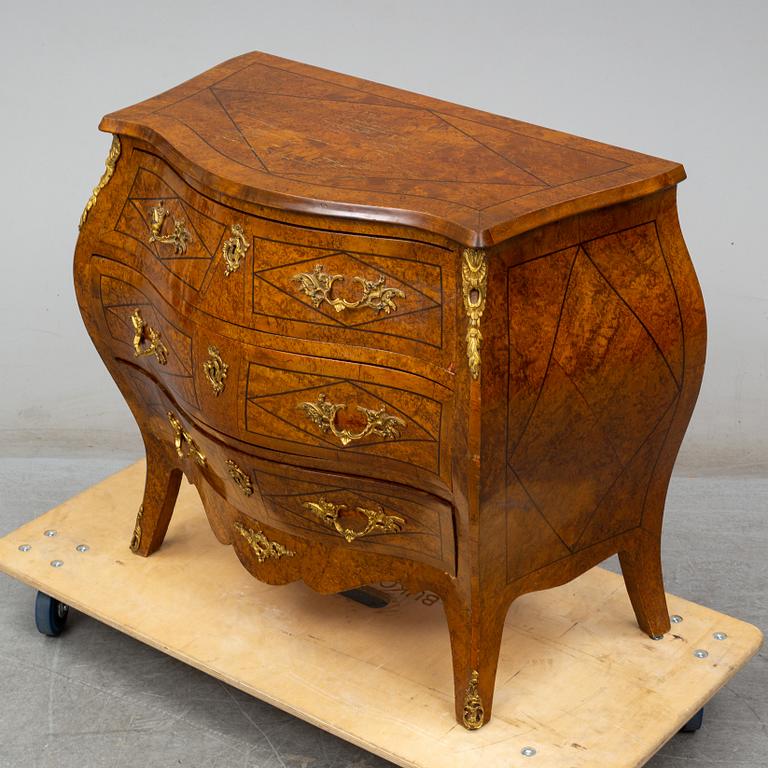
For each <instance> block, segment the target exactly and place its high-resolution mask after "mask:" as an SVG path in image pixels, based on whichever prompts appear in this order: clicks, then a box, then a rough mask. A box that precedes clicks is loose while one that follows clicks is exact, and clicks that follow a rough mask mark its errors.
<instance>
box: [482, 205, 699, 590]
mask: <svg viewBox="0 0 768 768" xmlns="http://www.w3.org/2000/svg"><path fill="white" fill-rule="evenodd" d="M489 263H490V265H491V274H490V276H489V286H491V287H490V288H489V292H490V291H494V292H495V294H496V301H491V300H489V312H488V315H489V317H488V319H487V322H486V327H487V328H489V346H492V347H493V350H494V351H493V354H492V355H490V356H489V355H486V356H485V359H486V360H487V359H488V357H492V359H493V363H491V364H490V365H489V366H488V367H487V368H484V376H485V378H484V381H483V429H482V435H483V443H482V449H483V455H482V462H483V485H482V489H481V495H482V503H481V513H482V515H483V516H484V521H485V523H486V524H487V525H488V526H491V527H494V529H495V532H496V534H497V535H496V537H493V538H491V539H489V541H494V542H496V543H495V545H494V546H495V556H494V557H489V558H488V559H487V561H486V562H488V563H490V562H493V563H495V566H493V567H494V568H496V569H497V573H499V576H500V577H502V576H503V578H504V580H505V581H506V582H508V583H513V582H515V581H517V580H521V579H525V578H529V577H530V578H535V574H536V573H537V572H538V571H539V570H540V569H543V568H545V567H547V566H551V565H552V564H554V563H558V562H561V561H562V562H565V561H566V560H568V559H569V558H571V557H573V556H578V555H579V554H580V553H586V552H587V551H588V550H590V548H593V547H594V548H596V547H598V546H599V545H601V544H602V543H603V542H606V541H607V540H609V539H611V538H613V537H617V536H620V535H622V534H628V533H629V532H630V531H633V530H635V529H639V528H641V527H647V528H648V529H649V530H653V529H658V528H659V527H660V525H661V511H662V509H663V499H664V495H665V493H666V487H667V483H668V480H669V474H670V473H671V469H672V464H673V463H674V458H675V455H676V453H677V449H678V447H679V444H680V440H681V438H682V434H683V431H684V429H685V426H686V425H687V422H688V419H689V417H690V411H691V409H692V407H693V402H694V401H695V398H696V394H697V392H698V387H699V383H700V381H701V375H702V369H703V357H704V335H705V331H704V315H703V306H702V303H701V296H700V292H699V288H698V283H697V282H696V278H695V275H694V273H693V270H692V267H691V265H690V261H689V258H688V255H687V252H686V250H685V246H684V244H683V242H682V239H681V238H680V235H679V230H678V225H677V220H676V214H675V205H674V192H673V191H668V192H666V193H659V194H657V195H655V196H653V197H651V198H647V199H645V200H642V201H638V202H636V203H632V204H627V205H623V206H617V207H615V208H612V209H606V210H605V211H599V212H596V213H593V214H589V215H584V216H582V217H574V218H572V219H569V220H565V221H563V222H560V223H558V224H556V225H551V226H549V227H546V228H544V229H542V230H539V231H536V232H532V233H529V234H528V235H526V236H523V237H521V238H517V239H516V240H513V241H511V242H510V243H509V244H507V245H506V246H505V247H504V248H502V249H500V250H499V251H498V252H497V253H494V254H492V255H491V257H490V258H489ZM485 321H486V318H484V322H485ZM489 567H490V566H489Z"/></svg>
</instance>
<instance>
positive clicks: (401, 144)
mask: <svg viewBox="0 0 768 768" xmlns="http://www.w3.org/2000/svg"><path fill="white" fill-rule="evenodd" d="M101 127H102V129H104V130H106V131H111V132H113V133H123V134H126V135H130V136H134V137H136V138H140V139H144V140H146V141H148V142H150V143H152V144H153V145H155V146H156V147H158V149H159V150H160V151H161V152H162V153H164V154H166V155H167V156H168V159H169V160H170V161H171V162H173V163H174V164H175V165H177V166H178V167H179V169H180V170H181V171H182V172H184V173H185V174H187V175H189V176H191V177H192V178H194V179H196V180H197V181H199V182H200V183H202V184H205V185H207V186H210V187H212V188H214V189H217V190H218V191H220V192H222V193H224V194H227V195H230V196H234V197H240V198H242V199H245V200H249V201H252V202H256V203H261V204H265V205H270V206H275V207H277V208H282V209H287V210H295V211H304V212H308V213H320V214H323V215H330V216H344V217H354V218H361V219H369V220H377V221H390V222H397V223H401V224H405V225H411V226H415V227H418V228H421V229H425V230H428V231H431V232H434V233H436V234H441V235H446V236H448V237H450V238H452V239H454V240H457V241H458V242H461V243H464V244H465V245H475V246H486V245H491V244H493V243H495V242H499V241H501V240H503V239H506V238H507V237H510V236H512V235H515V234H518V233H520V232H523V231H525V230H528V229H531V228H533V227H535V226H538V225H540V224H544V223H546V222H549V221H553V220H555V219H558V218H562V217H564V216H568V215H572V214H575V213H580V212H583V211H585V210H590V209H593V208H597V207H601V206H605V205H610V204H612V203H615V202H620V201H623V200H627V199H631V198H633V197H638V196H640V195H643V194H648V193H650V192H653V191H656V190H657V189H660V188H663V187H666V186H670V185H671V184H674V183H677V182H678V181H680V180H682V179H683V178H684V175H685V173H684V171H683V168H682V166H680V165H679V164H677V163H673V162H670V161H667V160H661V159H658V158H653V157H649V156H648V155H643V154H639V153H637V152H632V151H629V150H624V149H619V148H617V147H612V146H609V145H606V144H600V143H597V142H593V141H588V140H586V139H581V138H578V137H576V136H571V135H569V134H565V133H561V132H557V131H552V130H548V129H545V128H540V127H538V126H534V125H531V124H528V123H524V122H520V121H518V120H512V119H509V118H505V117H499V116H497V115H492V114H489V113H486V112H481V111H478V110H475V109H470V108H468V107H462V106H459V105H457V104H452V103H449V102H445V101H440V100H437V99H432V98H429V97H426V96H421V95H418V94H414V93H410V92H408V91H403V90H399V89H396V88H391V87H388V86H384V85H379V84H376V83H372V82H369V81H366V80H361V79H358V78H355V77H350V76H348V75H340V74H337V73H334V72H330V71H327V70H323V69H319V68H316V67H311V66H308V65H305V64H299V63H297V62H293V61H289V60H287V59H281V58H277V57H275V56H270V55H267V54H263V53H258V52H256V53H250V54H246V55H243V56H240V57H238V58H236V59H232V60H231V61H228V62H225V63H223V64H221V65H219V66H217V67H214V68H213V69H210V70H208V71H207V72H204V73H203V74H201V75H199V76H197V77H195V78H193V79H192V80H189V81H188V82H186V83H184V84H182V85H180V86H177V87H176V88H173V89H171V90H169V91H167V92H165V93H163V94H160V95H159V96H155V97H154V98H151V99H149V100H147V101H144V102H142V103H140V104H137V105H135V106H132V107H128V108H126V109H123V110H120V111H119V112H115V113H112V114H110V115H107V116H106V117H105V118H104V119H103V121H102V124H101Z"/></svg>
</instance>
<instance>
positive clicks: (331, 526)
mask: <svg viewBox="0 0 768 768" xmlns="http://www.w3.org/2000/svg"><path fill="white" fill-rule="evenodd" d="M225 461H229V462H230V463H229V464H226V466H227V471H228V474H230V478H229V479H230V480H231V481H232V484H233V485H234V486H236V489H235V492H234V493H229V492H228V493H227V496H228V498H229V499H231V500H232V503H233V504H234V505H236V506H238V507H239V508H241V509H243V511H245V512H246V513H248V512H250V513H251V514H254V515H255V516H256V518H257V519H260V520H262V521H263V522H264V523H265V524H267V525H270V526H272V527H273V528H277V529H280V530H284V531H287V532H288V533H290V534H291V535H293V536H299V537H301V538H304V539H309V540H311V541H314V542H320V543H322V544H324V545H325V546H332V547H338V548H340V549H342V550H343V551H354V552H361V553H375V554H380V555H389V556H392V557H401V558H405V559H407V560H418V561H420V562H424V563H427V564H429V565H432V566H434V567H436V568H440V569H443V570H447V571H450V572H453V569H454V554H453V552H454V545H453V522H452V516H451V508H450V506H449V505H447V504H444V503H443V502H440V501H438V500H437V499H435V498H433V497H430V496H429V495H428V494H418V493H416V492H412V491H406V490H405V489H402V488H400V487H398V486H396V485H392V486H387V485H385V484H381V483H378V484H377V483H372V482H370V481H365V480H361V479H360V478H356V477H350V476H344V475H336V474H325V473H319V472H312V471H307V470H301V469H296V468H295V467H289V466H286V465H281V464H273V463H271V462H263V461H257V460H254V459H252V458H251V459H249V458H248V457H247V456H243V455H242V454H240V455H236V456H235V460H232V459H229V460H225ZM233 465H234V466H233ZM240 473H242V475H240ZM232 475H235V476H236V477H237V479H233V477H232ZM243 477H245V478H247V480H246V482H245V484H244V483H243V479H242V478H243ZM247 481H250V484H251V485H250V486H249V485H248V484H247ZM243 487H245V489H246V492H247V490H248V488H249V487H252V489H253V496H254V497H256V498H255V499H254V504H252V505H251V506H250V507H249V506H248V498H247V496H246V495H245V493H246V492H244V491H243ZM238 495H242V496H243V497H244V498H243V499H237V496H238ZM233 496H234V497H235V498H234V499H233V498H232V497H233ZM243 501H245V506H243Z"/></svg>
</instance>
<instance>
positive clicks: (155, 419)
mask: <svg viewBox="0 0 768 768" xmlns="http://www.w3.org/2000/svg"><path fill="white" fill-rule="evenodd" d="M125 372H126V373H127V374H128V380H129V381H130V382H131V388H132V389H133V390H134V392H135V393H136V395H138V397H139V398H140V399H141V400H142V401H143V405H144V406H145V408H146V409H147V411H149V412H151V414H152V415H151V416H150V418H149V420H148V421H149V424H148V428H150V429H151V431H152V432H153V433H154V434H155V436H156V437H159V438H161V440H163V441H164V442H167V443H168V446H169V448H173V449H174V450H176V452H177V454H178V455H179V456H180V457H181V458H180V463H181V465H182V466H183V468H184V469H185V471H186V472H187V474H188V476H189V477H190V479H191V480H193V481H194V482H195V483H196V485H197V486H198V490H199V491H200V494H201V497H202V498H203V502H204V504H205V506H206V510H207V511H208V513H209V518H211V523H212V525H214V530H215V531H216V533H217V535H218V536H219V537H220V538H222V539H225V540H227V539H230V538H235V539H236V538H237V536H238V534H240V535H243V536H245V534H244V533H243V531H240V530H239V529H237V528H236V527H235V532H234V533H232V532H231V530H232V526H235V525H236V522H235V521H236V515H235V512H237V513H240V514H241V515H244V516H245V517H247V518H248V519H251V520H254V521H260V522H261V523H263V524H264V525H267V526H270V527H271V528H272V529H275V530H279V531H284V532H286V533H288V534H290V536H291V537H292V538H294V539H301V540H302V542H303V543H304V544H305V545H306V547H303V548H311V547H312V546H313V545H317V546H319V547H322V548H323V549H324V550H327V549H328V548H332V549H334V550H340V551H339V552H335V553H334V558H338V557H339V556H340V555H341V556H342V557H343V553H344V552H349V553H350V554H351V553H355V557H354V558H352V559H353V560H354V561H355V562H356V563H361V562H363V561H361V560H360V556H363V557H364V556H366V555H371V556H376V557H377V558H378V560H379V561H380V558H381V556H382V555H383V556H387V557H396V558H399V559H404V560H407V561H413V562H418V563H424V564H426V565H429V566H432V567H434V568H436V569H439V570H440V571H442V572H446V573H449V574H451V575H455V568H456V557H455V533H454V522H453V508H452V506H451V505H450V504H449V503H448V502H446V501H444V500H442V499H438V498H437V497H436V496H433V495H432V494H430V493H426V492H424V491H420V490H418V489H415V488H412V487H409V486H405V485H400V484H398V483H386V482H383V481H381V480H369V479H365V478H360V477H357V476H353V475H343V474H338V473H332V472H326V471H321V470H317V469H304V468H302V467H298V466H295V465H288V464H284V463H279V462H276V461H272V460H269V459H264V458H260V457H259V456H257V455H254V454H253V453H251V452H249V451H248V450H244V446H243V444H242V443H235V441H233V443H232V444H230V443H229V442H227V441H226V440H225V439H223V438H222V437H221V435H213V434H211V433H210V432H209V431H207V430H205V429H203V428H201V427H200V426H199V425H197V424H196V422H195V421H194V420H193V419H192V418H190V417H189V416H188V415H187V414H186V413H185V412H184V411H183V410H182V409H181V408H179V406H178V404H177V403H176V402H174V401H173V400H172V398H171V397H170V395H169V393H167V392H166V391H165V390H164V389H163V388H162V387H161V386H158V384H157V383H156V382H154V381H153V379H152V378H151V377H150V376H148V375H147V374H146V373H144V372H143V371H141V370H140V369H138V368H136V367H134V366H128V365H126V366H125ZM150 425H151V426H150ZM182 459H183V460H182ZM222 499H223V500H225V501H226V504H224V505H222V503H221V501H222ZM228 507H229V508H230V509H227V508H228ZM231 508H234V509H231ZM212 511H214V512H215V513H214V514H211V513H212ZM217 520H218V521H219V522H218V524H216V522H217ZM251 530H256V528H253V527H252V528H251ZM252 543H253V542H252ZM276 559H277V558H276ZM377 565H378V566H380V562H378V563H377Z"/></svg>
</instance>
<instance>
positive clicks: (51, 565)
mask: <svg viewBox="0 0 768 768" xmlns="http://www.w3.org/2000/svg"><path fill="white" fill-rule="evenodd" d="M143 479H144V468H143V463H141V462H140V463H138V464H135V465H133V466H131V467H128V468H127V469H125V470H123V471H121V472H119V473H118V474H116V475H114V476H113V477H110V478H108V479H107V480H104V481H103V482H101V483H99V484H97V485H95V486H93V487H92V488H89V489H88V490H87V491H85V492H84V493H82V494H80V495H79V496H76V497H75V498H73V499H70V500H69V501H67V502H65V503H64V504H62V505H60V506H58V507H56V508H54V509H52V510H51V511H50V512H47V513H46V514H44V515H42V516H41V517H39V518H37V519H36V520H33V521H32V522H30V523H27V524H26V525H24V526H22V527H21V528H19V529H17V530H15V531H13V532H12V533H10V534H8V535H7V536H5V537H4V538H2V539H0V570H2V571H5V572H6V573H8V574H9V575H11V576H12V577H14V578H16V579H18V580H20V581H22V582H24V583H26V584H29V585H30V586H32V587H34V588H36V589H38V590H40V594H39V595H38V598H37V604H36V609H37V610H36V617H37V622H38V628H39V629H40V630H41V631H43V632H46V634H54V635H55V634H57V633H58V632H59V631H60V630H61V629H62V628H63V626H64V623H65V620H66V615H67V608H66V606H72V607H73V608H76V609H77V610H80V611H82V612H83V613H86V614H88V615H90V616H93V617H94V618H96V619H98V620H99V621H102V622H104V623H106V624H109V625H110V626H112V627H115V628H116V629H118V630H120V631H121V632H125V633H126V634H128V635H131V636H132V637H135V638H136V639H137V640H140V641H141V642H144V643H147V644H148V645H151V646H153V647H155V648H157V649H159V650H161V651H163V652H164V653H167V654H169V655H171V656H174V657H175V658H177V659H180V660H181V661H184V662H186V663H187V664H190V665H192V666H194V667H197V668H198V669H200V670H202V671H203V672H206V673H208V674H210V675H213V676H214V677H217V678H219V679H220V680H223V681H224V682H226V683H229V684H230V685H233V686H235V687H237V688H240V689H241V690H243V691H246V692H247V693H249V694H252V695H253V696H256V697H258V698H260V699H262V700H264V701H267V702H269V703H270V704H273V705H274V706H276V707H279V708H280V709H283V710H285V711H286V712H289V713H291V714H293V715H295V716H296V717H300V718H302V719H304V720H306V721H308V722H310V723H313V724H314V725H317V726H318V727H320V728H323V729H324V730H326V731H329V732H330V733H333V734H335V735H337V736H339V737H341V738H343V739H347V740H348V741H351V742H352V743H354V744H357V745H358V746H360V747H362V748H363V749H366V750H369V751H370V752H373V753H375V754H377V755H380V756H382V757H384V758H386V759H388V760H391V761H392V762H394V763H396V764H398V765H401V766H408V767H410V766H419V768H438V766H439V768H459V766H461V768H472V766H482V768H496V766H499V768H500V767H501V766H504V768H510V767H512V768H514V767H515V766H531V768H533V767H534V766H536V767H537V768H555V767H557V768H582V767H584V768H587V766H589V767H590V768H593V767H594V766H598V765H599V766H611V768H634V767H635V766H641V765H643V764H644V763H645V762H646V761H647V760H648V759H649V758H650V757H651V756H652V755H653V754H654V753H655V752H657V751H658V749H659V748H660V747H661V746H662V745H663V744H664V743H665V742H666V741H667V740H668V739H670V738H671V737H672V736H674V735H675V734H676V733H677V732H678V731H679V730H680V729H681V728H683V727H684V726H686V724H688V728H689V729H695V728H696V727H697V726H698V725H699V724H700V720H698V721H697V719H696V718H697V715H698V716H699V717H700V710H701V708H702V707H703V706H704V704H705V702H707V701H708V700H709V699H710V698H711V697H712V696H713V695H714V694H715V693H716V692H717V691H718V690H719V689H720V688H721V687H722V686H723V685H724V684H725V683H726V682H727V681H728V680H729V679H730V678H731V677H732V676H733V675H734V674H735V673H736V671H737V670H739V669H740V668H741V667H743V666H744V665H745V664H746V663H747V662H748V661H749V659H750V658H751V657H752V656H753V655H754V654H755V653H756V652H757V650H758V648H759V647H760V645H761V642H762V634H761V632H760V631H759V630H758V629H757V628H756V627H754V626H752V625H750V624H746V623H744V622H742V621H738V620H737V619H733V618H731V617H729V616H725V615H723V614H721V613H717V612H715V611H712V610H710V609H708V608H704V607H702V606H700V605H695V604H694V603H690V602H688V601H686V600H682V599H680V598H678V597H674V596H672V595H670V596H669V606H670V610H671V611H672V613H673V614H674V615H675V616H676V617H680V620H679V621H678V620H677V619H676V623H673V625H672V631H671V632H670V633H669V634H668V635H666V636H665V637H664V639H663V640H660V641H653V640H651V639H649V638H648V637H646V636H645V635H644V634H643V633H642V632H640V630H639V629H638V628H637V624H636V623H635V618H634V615H633V613H632V608H631V606H630V603H629V599H628V597H627V594H626V591H625V589H624V585H623V582H622V579H621V577H620V576H617V575H615V574H613V573H610V572H608V571H606V570H603V569H600V568H595V569H593V570H591V571H589V572H587V573H586V574H584V575H583V576H581V577H580V578H578V579H576V580H575V581H572V582H570V583H569V584H566V585H565V586H563V587H559V588H557V589H551V590H547V591H544V592H538V593H534V594H530V595H526V596H524V597H522V598H520V599H519V600H517V601H516V602H515V603H514V604H513V606H512V608H511V610H510V612H509V617H508V619H507V625H506V629H505V633H504V642H503V646H502V652H501V660H500V663H499V672H498V682H497V693H496V703H495V707H494V715H493V719H492V720H491V722H490V723H489V724H488V725H487V726H486V727H485V728H483V729H481V730H479V731H475V732H469V731H467V730H465V729H464V728H462V727H461V726H459V725H457V724H456V722H455V720H454V716H453V703H452V702H453V683H452V676H451V656H450V649H449V643H448V632H447V629H446V624H445V618H444V616H443V612H442V608H441V605H440V602H439V600H438V599H437V597H436V596H435V595H433V594H431V593H429V592H420V593H410V594H409V593H407V592H405V591H404V590H402V589H401V588H400V587H399V586H398V585H397V584H393V583H383V584H379V585H376V586H375V589H374V590H372V591H371V590H369V591H368V592H367V594H368V595H369V596H371V595H374V596H375V595H379V596H383V598H384V599H383V600H382V601H381V602H382V603H386V605H385V607H381V608H378V609H374V608H371V607H366V606H363V605H361V604H360V603H358V602H353V601H352V600H349V599H347V598H346V597H343V596H339V595H331V596H323V595H318V594H316V593H314V592H312V591H311V590H310V589H308V588H307V587H305V586H304V585H303V584H291V585H288V586H283V587H271V586H268V585H265V584H261V583H259V582H257V581H256V580H254V579H253V578H251V577H250V576H249V575H248V574H247V573H246V571H245V570H243V568H242V567H241V566H240V564H239V563H238V562H237V559H236V557H235V555H234V553H233V552H232V550H231V549H230V548H229V547H224V546H222V545H221V544H219V543H218V542H217V541H216V540H215V539H214V537H213V534H212V533H211V530H210V528H209V526H208V523H207V521H206V519H205V515H204V513H203V510H202V506H201V504H200V501H199V499H198V497H197V494H196V493H195V491H194V489H193V488H192V487H191V486H185V487H184V488H183V489H182V491H181V494H180V496H179V501H178V503H177V506H176V511H175V513H174V517H173V521H172V523H171V527H170V530H169V533H168V537H167V539H166V542H165V544H164V545H163V547H162V549H161V550H160V551H159V552H157V553H156V554H154V555H153V556H152V557H150V558H149V559H144V558H140V557H135V556H133V555H132V554H131V553H130V552H129V550H128V543H129V542H130V539H131V533H132V530H133V524H134V518H135V513H136V508H137V507H138V505H139V503H140V500H141V494H142V488H143ZM692 718H693V720H692Z"/></svg>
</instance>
